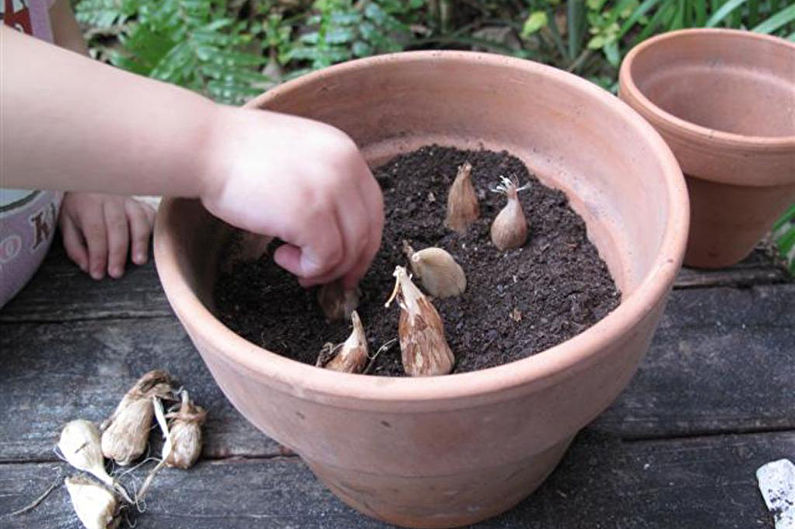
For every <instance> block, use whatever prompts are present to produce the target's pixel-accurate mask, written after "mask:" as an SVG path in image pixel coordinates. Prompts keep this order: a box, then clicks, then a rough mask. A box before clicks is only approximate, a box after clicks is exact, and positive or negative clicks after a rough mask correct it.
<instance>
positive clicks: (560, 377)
mask: <svg viewBox="0 0 795 529" xmlns="http://www.w3.org/2000/svg"><path fill="white" fill-rule="evenodd" d="M249 106H251V107H255V108H267V109H271V110H277V111H281V112H288V113H293V114H299V115H301V116H307V117H311V118H315V119H318V120H321V121H325V122H327V123H331V124H333V125H336V126H337V127H339V128H341V129H342V130H344V131H346V132H347V133H348V134H350V135H351V136H352V137H353V138H354V140H356V142H357V143H358V145H360V146H361V148H362V150H363V152H364V154H365V156H366V157H367V158H368V160H369V161H370V162H371V163H372V164H373V165H377V164H379V163H381V162H383V161H385V160H386V159H388V158H390V157H392V156H394V155H396V154H398V153H400V152H404V151H408V150H411V149H414V148H416V147H419V146H421V145H425V144H429V143H432V142H438V143H440V144H445V145H454V146H458V147H465V148H477V147H478V146H480V145H483V146H485V147H488V148H492V149H508V150H509V151H511V152H512V153H513V154H515V155H517V156H519V157H520V158H522V159H523V160H524V161H525V162H526V163H527V165H528V166H529V167H530V168H531V169H532V170H534V171H536V172H537V174H538V175H539V177H540V178H541V179H542V180H543V181H544V182H546V183H547V184H549V185H552V186H556V187H559V188H561V189H562V190H564V191H565V192H566V194H567V195H568V196H569V198H570V200H571V203H572V205H573V207H574V208H575V209H576V210H577V211H578V212H579V213H580V214H581V215H582V216H583V217H584V218H585V219H586V222H587V225H588V232H589V236H590V237H591V239H592V240H593V241H594V243H595V244H596V246H597V247H598V248H599V251H600V253H601V255H602V256H603V258H604V259H605V261H606V262H607V263H608V266H609V268H610V271H611V272H612V274H613V276H614V277H615V279H616V281H617V283H618V285H619V287H620V288H621V290H622V292H623V296H622V301H621V304H620V306H619V307H618V308H617V309H616V310H615V311H613V312H612V313H611V314H609V315H608V316H607V317H606V318H605V319H603V320H602V321H600V322H599V323H598V324H596V325H594V326H593V327H592V328H590V329H588V330H587V331H586V332H584V333H582V334H580V335H579V336H576V337H575V338H573V339H571V340H569V341H567V342H565V343H563V344H560V345H558V346H557V347H554V348H552V349H549V350H547V351H544V352H542V353H540V354H537V355H535V356H531V357H529V358H527V359H524V360H521V361H517V362H514V363H511V364H510V365H504V366H500V367H495V368H491V369H485V370H483V371H479V372H472V373H465V374H455V375H449V376H443V377H432V378H417V379H410V378H384V377H374V376H364V375H351V374H343V373H336V372H330V371H327V370H322V369H317V368H315V367H312V366H309V365H304V364H301V363H298V362H295V361H293V360H289V359H287V358H284V357H282V356H279V355H277V354H275V353H272V352H270V351H266V350H264V349H262V348H260V347H257V346H256V345H254V344H252V343H250V342H248V341H246V340H244V339H243V338H241V337H240V336H238V335H236V334H234V333H233V332H232V331H231V330H229V329H228V328H227V327H225V326H224V325H222V324H221V323H220V322H219V321H218V320H217V319H216V318H215V316H213V313H212V310H213V299H212V296H211V293H212V285H213V281H214V279H215V277H216V270H217V267H218V262H219V255H220V254H221V253H222V251H223V249H224V247H225V244H226V241H227V240H228V238H229V234H230V228H228V227H227V226H226V225H225V224H223V223H221V222H219V221H217V220H216V219H214V218H213V217H212V216H210V215H209V214H208V213H207V212H206V211H205V210H204V209H203V208H202V206H201V205H200V204H199V202H197V201H192V200H183V199H176V200H174V199H171V200H166V201H164V203H163V204H162V206H161V208H160V212H159V217H158V221H157V226H156V230H155V257H156V260H157V268H158V272H159V273H160V278H161V280H162V282H163V287H164V289H165V291H166V294H167V295H168V299H169V300H170V302H171V304H172V306H173V308H174V311H175V312H176V314H177V316H178V317H179V319H180V320H181V321H182V323H183V325H184V326H185V329H186V330H187V332H188V334H189V335H190V337H191V339H192V340H193V342H194V344H195V345H196V347H197V348H198V350H199V352H200V353H201V355H202V357H203V358H204V361H205V362H206V363H207V366H208V367H209V369H210V371H211V372H212V373H213V376H214V377H215V379H216V381H217V382H218V384H219V386H220V387H221V388H222V389H223V391H224V392H225V393H226V395H227V397H228V398H229V400H230V401H232V403H233V404H234V405H235V406H236V407H237V409H238V410H240V412H241V413H242V414H243V415H244V416H245V417H246V418H247V419H248V420H250V421H251V422H252V423H253V424H255V425H256V426H257V427H259V428H260V429H261V430H262V431H263V432H265V433H267V434H268V435H269V436H271V437H273V438H274V439H276V440H278V441H279V442H280V443H283V444H285V445H287V446H289V447H291V448H292V449H294V450H295V451H296V452H297V453H299V454H300V455H301V457H302V458H303V459H304V461H306V463H307V464H308V465H309V467H310V468H311V469H312V470H313V471H314V473H315V474H316V475H317V476H318V477H319V478H320V479H321V480H322V481H323V482H324V483H325V484H326V485H327V486H328V487H329V488H330V489H331V490H332V491H333V492H334V494H336V495H337V496H338V497H339V498H341V499H342V500H343V501H345V502H346V503H348V504H349V505H351V506H353V507H354V508H356V509H358V510H359V511H361V512H363V513H365V514H367V515H369V516H372V517H375V518H380V519H382V520H386V521H388V522H392V523H395V524H398V525H403V526H408V527H453V526H460V525H465V524H469V523H474V522H477V521H479V520H483V519H485V518H488V517H490V516H493V515H496V514H498V513H500V512H502V511H504V510H506V509H509V508H510V507H511V506H513V505H515V504H516V503H517V502H519V501H520V500H521V499H522V498H524V497H525V496H527V495H528V494H529V493H530V492H532V491H533V490H534V489H535V488H536V487H538V485H539V484H540V483H541V482H542V481H543V480H544V478H546V476H547V475H548V474H549V473H550V472H552V470H553V469H554V468H555V465H557V463H558V461H559V460H560V458H561V457H562V456H563V453H564V452H565V451H566V448H567V447H568V446H569V443H571V440H572V438H573V437H574V435H575V434H576V433H577V431H578V430H580V429H581V428H582V427H583V426H585V425H586V424H587V423H588V422H590V421H591V420H592V419H594V418H595V417H596V416H597V415H598V414H599V413H600V412H601V411H602V410H604V409H605V408H606V407H607V406H608V405H610V403H611V402H612V401H613V400H614V399H615V398H616V396H617V395H618V393H619V392H620V391H621V390H622V389H623V388H624V387H625V386H626V384H627V382H628V381H629V380H630V378H631V377H632V375H633V373H634V372H635V369H636V367H637V365H638V362H639V361H640V359H641V357H642V356H643V354H644V353H645V351H646V350H647V347H648V345H649V342H650V340H651V337H652V333H653V332H654V329H655V326H656V325H657V322H658V320H659V318H660V314H661V313H662V311H663V306H664V304H665V300H666V297H667V295H668V293H669V290H670V289H671V286H672V284H673V281H674V277H675V276H676V273H677V270H678V269H679V266H680V264H681V259H682V256H683V253H684V247H685V239H686V234H687V225H688V203H687V194H686V189H685V185H684V181H683V179H682V175H681V172H680V170H679V167H678V165H677V164H676V160H675V159H674V157H673V155H672V154H671V151H670V150H669V149H668V147H667V146H666V145H665V143H664V142H663V141H662V139H661V138H660V136H659V135H658V134H657V133H656V132H655V131H654V129H653V128H652V127H651V126H649V125H648V123H646V122H645V121H644V120H643V119H641V117H640V116H638V115H637V114H636V113H634V112H633V111H632V110H631V109H630V108H629V107H627V106H626V105H625V104H624V103H622V102H620V101H619V100H618V99H617V98H615V97H613V96H611V95H610V94H608V93H607V92H604V91H602V90H600V89H599V88H597V87H596V86H594V85H592V84H590V83H588V82H586V81H583V80H581V79H578V78H577V77H575V76H573V75H570V74H567V73H564V72H562V71H560V70H556V69H553V68H550V67H547V66H543V65H540V64H536V63H532V62H527V61H522V60H518V59H511V58H506V57H500V56H495V55H487V54H476V53H466V52H415V53H402V54H396V55H387V56H381V57H374V58H369V59H364V60H359V61H354V62H350V63H347V64H342V65H339V66H334V67H332V68H328V69H326V70H323V71H320V72H316V73H313V74H310V75H307V76H305V77H302V78H300V79H297V80H294V81H291V82H289V83H286V84H284V85H281V86H279V87H278V88H275V89H273V90H271V91H269V92H268V93H266V94H264V95H263V96H261V97H259V98H257V99H255V100H254V101H253V102H252V103H251V104H250V105H249ZM295 149H296V155H301V153H300V149H301V146H300V145H296V146H295ZM267 302H268V300H266V299H265V300H263V303H267ZM395 324H396V325H397V320H396V323H395Z"/></svg>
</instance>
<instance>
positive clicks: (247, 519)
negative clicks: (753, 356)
mask: <svg viewBox="0 0 795 529" xmlns="http://www.w3.org/2000/svg"><path fill="white" fill-rule="evenodd" d="M793 453H795V433H792V432H789V433H778V434H767V435H760V434H748V435H732V436H713V437H704V438H697V439H685V440H671V441H644V442H629V443H627V442H621V441H619V440H617V439H615V438H612V437H609V436H599V435H593V434H585V435H580V436H579V437H578V438H577V439H576V440H575V442H574V444H573V445H572V447H571V449H570V450H569V452H568V453H567V455H566V456H565V458H564V460H563V462H562V463H561V465H560V466H559V467H558V469H557V470H556V471H555V473H553V474H552V476H551V477H550V478H549V479H548V480H547V481H546V482H545V483H544V485H542V487H541V488H540V489H539V490H538V491H537V492H536V493H535V494H534V495H532V496H530V497H529V498H528V499H526V500H524V501H523V502H522V503H520V504H519V505H518V506H517V507H516V508H514V509H513V510H511V511H509V512H507V513H505V514H503V515H502V516H499V517H497V518H494V519H491V520H488V521H485V522H483V523H480V524H478V525H476V526H473V528H472V529H509V528H510V529H516V528H522V529H555V528H560V529H598V528H605V529H607V528H618V527H620V528H637V529H657V528H659V529H670V528H672V527H676V528H677V529H703V528H707V527H720V528H721V529H753V528H771V529H772V527H773V525H772V518H771V516H770V514H769V513H768V512H767V511H766V509H765V507H764V503H763V501H762V498H761V496H760V494H759V492H758V490H757V485H756V478H755V475H754V472H755V471H756V469H757V468H758V467H759V466H761V465H762V464H764V463H766V462H768V461H771V460H774V459H777V458H780V457H782V456H785V455H787V454H789V455H792V454H793ZM61 467H63V464H61V463H44V464H24V465H20V464H5V465H2V466H0V525H2V526H3V527H6V528H8V529H21V528H34V527H36V528H38V527H48V528H54V529H55V528H58V529H78V528H79V527H80V526H79V523H78V522H77V520H76V518H75V517H74V515H73V514H72V510H71V506H70V505H69V499H68V496H67V493H66V491H65V490H64V488H63V487H60V488H59V489H57V490H56V491H54V492H53V493H52V494H51V496H50V497H48V498H47V499H46V500H45V501H44V502H43V503H42V504H41V505H40V506H39V507H38V508H36V509H35V510H33V511H31V512H30V513H28V514H25V515H22V516H9V515H7V514H6V513H9V512H11V511H14V510H16V509H19V508H21V507H22V506H24V505H26V504H27V503H29V502H30V501H31V500H32V499H33V498H35V497H36V496H38V495H39V494H40V493H41V492H42V491H43V490H45V489H46V488H47V486H48V485H49V484H50V483H51V482H52V480H53V479H54V477H55V476H56V475H57V473H58V468H61ZM146 470H147V469H145V468H142V469H139V470H138V471H136V473H135V476H134V480H131V479H130V476H127V481H126V482H127V483H130V482H131V481H137V483H138V484H140V479H142V477H143V475H144V474H145V472H146ZM63 472H64V473H67V472H69V471H68V469H65V468H64V469H63ZM134 518H135V521H136V522H137V525H136V527H137V528H138V529H161V528H162V529H183V528H184V529H216V528H219V527H223V528H225V529H237V528H240V529H249V528H251V527H257V528H261V529H271V528H273V529H276V528H278V529H288V528H289V529H299V528H300V529H387V528H388V527H391V526H388V525H386V524H383V523H380V522H377V521H375V520H372V519H369V518H366V517H364V516H362V515H360V514H358V513H356V512H355V511H353V510H352V509H350V508H348V507H346V506H345V505H343V504H342V503H341V502H340V501H339V500H337V499H336V498H335V497H334V496H332V495H331V493H329V492H328V491H327V490H326V489H325V488H324V487H323V486H322V485H321V484H320V483H318V482H317V480H316V479H315V478H314V477H313V476H312V474H311V473H310V471H309V470H308V469H307V468H306V466H304V464H303V463H302V462H301V461H300V460H299V459H298V458H275V459H265V460H263V459H248V460H235V459H227V460H221V461H213V462H202V463H200V464H199V465H198V466H197V467H194V468H193V469H191V470H189V471H187V472H185V471H178V470H174V469H166V470H165V471H163V472H162V473H161V474H159V475H158V476H157V478H156V479H155V482H154V485H153V487H152V489H151V491H150V494H149V497H148V499H147V511H146V512H145V513H144V514H141V515H138V516H135V517H134Z"/></svg>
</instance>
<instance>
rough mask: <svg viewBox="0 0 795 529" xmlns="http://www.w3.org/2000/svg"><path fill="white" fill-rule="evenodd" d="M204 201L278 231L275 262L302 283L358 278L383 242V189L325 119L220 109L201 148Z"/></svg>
mask: <svg viewBox="0 0 795 529" xmlns="http://www.w3.org/2000/svg"><path fill="white" fill-rule="evenodd" d="M205 154H206V158H205V166H204V167H205V171H204V174H203V175H202V182H203V185H202V192H201V198H202V202H203V203H204V205H205V207H207V208H208V209H209V210H210V211H211V212H212V213H213V214H215V215H217V216H219V217H221V218H223V219H224V220H226V221H227V222H230V223H231V224H234V225H236V226H238V227H240V228H244V229H247V230H249V231H252V232H255V233H260V234H265V235H272V236H276V237H279V238H280V239H282V240H283V241H285V242H286V243H287V244H284V245H282V246H281V247H279V248H278V249H277V250H276V252H275V254H274V259H275V261H276V263H277V264H279V265H280V266H281V267H283V268H285V269H286V270H288V271H289V272H292V273H293V274H295V275H296V276H298V278H299V281H300V283H301V284H302V285H303V286H311V285H315V284H321V283H326V282H329V281H331V280H333V279H336V278H340V277H341V278H343V282H344V284H345V286H346V287H348V288H351V287H353V286H355V285H356V284H357V283H358V282H359V280H360V279H361V277H362V276H363V275H364V273H365V272H366V271H367V269H368V267H369V266H370V263H371V262H372V260H373V257H374V256H375V254H376V252H377V251H378V248H379V247H380V245H381V230H382V228H383V225H384V212H383V199H382V196H381V189H380V188H379V186H378V184H377V183H376V181H375V179H374V178H373V175H372V174H371V173H370V169H369V168H368V167H367V164H366V163H365V161H364V158H362V155H361V154H360V153H359V150H358V148H357V147H356V145H355V144H354V142H353V141H352V140H351V139H350V138H349V137H348V136H347V135H346V134H345V133H343V132H342V131H340V130H338V129H336V128H334V127H331V126H329V125H324V124H322V123H319V122H316V121H312V120H308V119H303V118H298V117H294V116H288V115H284V114H277V113H273V112H266V111H261V110H248V109H233V108H228V107H222V108H221V109H219V111H218V116H217V118H216V120H215V121H214V123H213V129H212V132H211V136H210V140H209V143H208V145H207V146H206V150H205Z"/></svg>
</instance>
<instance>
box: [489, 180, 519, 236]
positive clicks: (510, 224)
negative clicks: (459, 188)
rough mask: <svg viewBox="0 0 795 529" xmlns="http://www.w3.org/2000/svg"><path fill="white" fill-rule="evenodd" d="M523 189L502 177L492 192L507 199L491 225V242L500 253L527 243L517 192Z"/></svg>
mask: <svg viewBox="0 0 795 529" xmlns="http://www.w3.org/2000/svg"><path fill="white" fill-rule="evenodd" d="M524 189H527V187H526V186H523V187H517V182H514V181H512V180H509V179H507V178H505V177H503V178H502V182H501V183H500V184H499V185H497V187H496V188H494V189H493V190H492V191H494V192H496V193H501V194H503V195H505V196H506V197H508V203H507V204H506V205H505V207H504V208H502V210H501V211H500V212H499V213H498V214H497V217H496V218H495V219H494V222H492V224H491V241H492V242H493V243H494V246H496V247H497V248H498V249H499V250H500V251H505V250H510V249H512V248H519V247H521V246H523V245H524V243H525V241H527V219H526V218H525V216H524V211H522V204H521V203H520V202H519V191H522V190H524Z"/></svg>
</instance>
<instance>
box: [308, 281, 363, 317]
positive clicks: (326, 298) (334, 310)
mask: <svg viewBox="0 0 795 529" xmlns="http://www.w3.org/2000/svg"><path fill="white" fill-rule="evenodd" d="M317 302H318V304H319V305H320V308H321V309H323V314H325V315H326V319H328V320H329V321H338V320H341V319H343V318H344V319H346V320H350V319H351V313H352V312H353V311H354V310H356V307H358V306H359V291H358V289H355V288H353V289H350V290H345V289H344V288H343V287H342V281H334V282H331V283H327V284H325V285H323V286H322V287H320V288H319V289H318V291H317Z"/></svg>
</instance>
